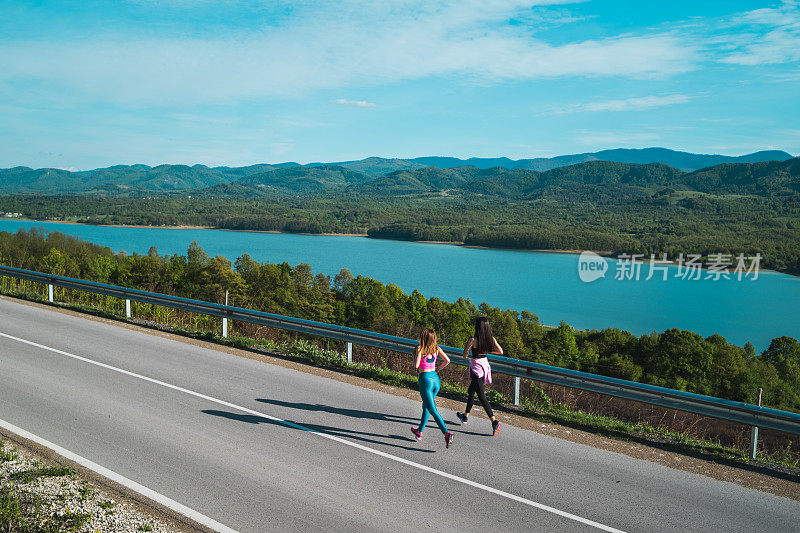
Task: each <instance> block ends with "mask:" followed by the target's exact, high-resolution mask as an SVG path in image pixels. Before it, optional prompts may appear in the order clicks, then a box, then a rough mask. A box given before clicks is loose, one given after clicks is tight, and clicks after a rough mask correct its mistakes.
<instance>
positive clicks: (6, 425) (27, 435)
mask: <svg viewBox="0 0 800 533" xmlns="http://www.w3.org/2000/svg"><path fill="white" fill-rule="evenodd" d="M0 427H1V428H3V429H5V430H6V431H9V432H11V433H14V434H15V435H17V436H19V437H22V438H24V439H28V440H29V441H32V442H35V443H36V444H38V445H39V446H44V447H45V448H49V449H50V450H52V451H54V452H55V453H57V454H58V455H60V456H62V457H64V458H66V459H69V460H70V461H73V462H75V463H78V464H79V465H81V466H82V467H84V468H88V469H89V470H91V471H92V472H95V473H97V474H99V475H101V476H103V477H104V478H106V479H109V480H111V481H113V482H114V483H117V484H119V485H122V486H123V487H125V488H126V489H129V490H132V491H134V492H138V493H139V494H141V495H142V496H144V497H145V498H149V499H151V500H153V501H154V502H156V503H158V504H160V505H163V506H164V507H166V508H168V509H170V510H172V511H175V512H176V513H179V514H181V515H183V516H185V517H187V518H189V519H191V520H193V521H195V522H197V523H198V524H201V525H203V526H206V527H209V528H211V529H213V530H215V531H219V532H220V533H237V531H236V530H235V529H231V528H229V527H228V526H226V525H224V524H220V523H219V522H217V521H216V520H214V519H213V518H209V517H207V516H206V515H204V514H202V513H199V512H197V511H195V510H194V509H191V508H190V507H186V506H185V505H183V504H182V503H178V502H176V501H175V500H173V499H170V498H167V497H166V496H164V495H163V494H160V493H158V492H156V491H154V490H152V489H148V488H147V487H145V486H144V485H140V484H139V483H136V482H135V481H133V480H131V479H128V478H126V477H125V476H123V475H121V474H117V473H116V472H114V471H113V470H109V469H108V468H105V467H104V466H100V465H99V464H97V463H94V462H92V461H90V460H89V459H86V458H85V457H81V456H80V455H78V454H77V453H74V452H71V451H69V450H67V449H65V448H62V447H61V446H59V445H58V444H54V443H52V442H50V441H48V440H46V439H43V438H42V437H39V436H38V435H34V434H33V433H31V432H30V431H26V430H24V429H22V428H19V427H17V426H15V425H14V424H12V423H10V422H6V421H5V420H3V419H0Z"/></svg>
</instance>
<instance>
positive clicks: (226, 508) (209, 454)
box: [0, 299, 800, 532]
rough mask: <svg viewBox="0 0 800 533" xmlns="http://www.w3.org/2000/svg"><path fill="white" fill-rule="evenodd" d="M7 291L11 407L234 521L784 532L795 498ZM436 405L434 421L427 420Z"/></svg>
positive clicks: (332, 527) (74, 444) (2, 395)
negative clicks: (420, 432)
mask: <svg viewBox="0 0 800 533" xmlns="http://www.w3.org/2000/svg"><path fill="white" fill-rule="evenodd" d="M420 409H421V404H420V402H415V401H411V400H408V399H406V398H401V397H397V396H392V395H389V394H386V393H383V392H379V391H375V390H371V389H365V388H361V387H358V386H355V385H352V384H348V383H343V382H340V381H335V380H331V379H327V378H324V377H320V376H316V375H313V374H308V373H304V372H299V371H296V370H292V369H288V368H284V367H282V366H275V365H270V364H265V363H263V362H258V361H254V360H251V359H247V358H242V357H237V356H234V355H232V354H229V353H226V352H225V351H223V350H219V351H218V350H211V349H207V348H203V347H198V346H195V345H192V344H187V343H183V342H180V341H176V340H172V339H166V338H163V337H161V336H157V335H151V334H148V333H146V332H142V331H137V330H133V329H130V328H126V327H122V326H120V325H115V324H109V323H104V322H100V321H96V320H89V319H86V318H81V317H78V316H71V315H69V314H65V313H60V312H57V311H53V310H49V309H43V308H39V307H36V306H31V305H26V304H22V303H19V302H16V301H13V300H10V299H0V419H2V420H5V421H7V422H10V423H11V424H14V425H16V426H18V427H20V428H23V429H25V430H27V431H30V432H31V433H33V434H35V435H38V436H40V437H42V438H44V439H47V440H49V441H50V442H53V443H55V444H57V445H59V446H61V447H63V448H66V449H67V450H70V451H72V452H74V453H76V454H78V455H81V456H83V457H85V458H87V459H89V460H91V461H94V462H95V463H98V464H100V465H102V466H104V467H106V468H109V469H111V470H112V471H114V472H117V473H119V474H121V475H123V476H125V477H127V478H129V479H131V480H134V481H136V482H138V483H140V484H142V485H144V486H146V487H148V488H150V489H153V490H155V491H157V492H159V493H161V494H163V495H165V496H167V497H169V498H172V499H173V500H175V501H177V502H180V503H181V504H183V505H186V506H188V507H190V508H192V509H195V510H197V511H199V512H201V513H203V514H205V515H207V516H209V517H211V518H212V519H214V520H217V521H218V522H220V523H222V524H225V525H226V526H229V527H231V528H233V529H235V530H238V531H242V532H245V531H322V530H324V531H419V530H435V531H461V532H463V531H597V530H598V529H600V530H602V529H603V528H605V529H606V530H610V531H611V530H614V529H618V530H623V531H712V530H714V531H791V530H796V528H797V527H798V526H797V524H798V519H800V503H798V502H795V501H792V500H789V499H786V498H781V497H778V496H773V495H770V494H766V493H762V492H758V491H755V490H751V489H746V488H743V487H740V486H738V485H734V484H731V483H726V482H721V481H716V480H713V479H710V478H706V477H703V476H700V475H696V474H691V473H687V472H683V471H679V470H672V469H669V468H666V467H664V466H660V465H657V464H654V463H651V462H647V461H642V460H637V459H632V458H630V457H628V456H625V455H620V454H616V453H612V452H608V451H603V450H598V449H595V448H591V447H588V446H584V445H581V444H576V443H572V442H568V441H564V440H560V439H558V438H554V437H549V436H546V435H542V434H539V433H534V432H530V431H526V430H523V429H519V428H515V427H511V426H509V425H505V426H504V427H503V429H502V430H501V433H500V435H499V436H498V437H491V436H488V435H487V434H486V430H487V427H486V426H487V425H488V424H487V422H486V421H485V420H477V419H476V420H473V421H471V423H470V424H468V425H465V426H459V425H457V424H456V420H457V419H456V417H455V413H454V412H452V411H448V410H442V415H443V416H444V418H445V421H446V422H447V423H448V426H449V427H450V428H451V429H452V430H453V431H454V432H455V434H456V436H455V442H454V444H453V446H452V447H451V448H450V449H445V447H444V441H443V438H442V435H441V433H440V432H439V431H438V429H437V428H436V426H435V425H433V426H431V425H429V426H428V429H427V430H426V431H425V433H424V439H423V441H422V442H416V441H415V440H413V439H412V436H411V432H410V431H409V427H410V426H411V425H412V424H416V422H417V420H418V416H419V413H420ZM432 422H433V421H431V423H432Z"/></svg>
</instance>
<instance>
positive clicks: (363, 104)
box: [333, 98, 378, 107]
mask: <svg viewBox="0 0 800 533" xmlns="http://www.w3.org/2000/svg"><path fill="white" fill-rule="evenodd" d="M333 103H334V104H336V105H348V106H352V107H378V106H377V105H376V104H373V103H372V102H367V101H366V100H347V99H346V98H339V99H336V100H334V101H333Z"/></svg>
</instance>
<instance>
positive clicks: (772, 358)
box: [761, 336, 800, 391]
mask: <svg viewBox="0 0 800 533" xmlns="http://www.w3.org/2000/svg"><path fill="white" fill-rule="evenodd" d="M761 358H762V359H763V360H764V361H766V362H767V363H770V364H771V365H772V366H774V367H775V370H777V371H778V375H779V376H780V377H781V378H782V379H784V380H786V381H790V382H791V383H793V384H794V387H795V388H794V390H795V391H797V390H798V388H797V387H798V383H799V382H800V343H798V342H797V340H796V339H794V338H792V337H787V336H783V337H778V338H777V339H772V342H771V343H770V344H769V348H767V349H766V350H764V353H762V354H761Z"/></svg>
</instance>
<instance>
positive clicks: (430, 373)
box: [411, 328, 453, 448]
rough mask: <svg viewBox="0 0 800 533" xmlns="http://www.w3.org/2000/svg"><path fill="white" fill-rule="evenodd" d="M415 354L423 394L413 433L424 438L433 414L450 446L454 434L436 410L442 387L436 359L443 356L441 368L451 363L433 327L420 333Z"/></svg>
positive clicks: (447, 445) (420, 438)
mask: <svg viewBox="0 0 800 533" xmlns="http://www.w3.org/2000/svg"><path fill="white" fill-rule="evenodd" d="M413 355H414V356H415V357H416V361H415V362H414V367H416V368H417V370H418V371H419V377H418V382H419V394H420V396H422V417H421V418H420V420H419V427H418V428H415V427H413V426H412V427H411V433H413V434H414V437H415V438H416V439H417V440H422V432H423V431H424V430H425V426H426V425H427V424H428V416H429V415H433V419H434V420H436V423H437V424H438V425H439V429H441V430H442V433H444V445H445V448H449V447H450V444H452V442H453V434H452V433H450V432H449V431H447V426H445V425H444V420H443V419H442V415H440V414H439V411H437V410H436V401H435V398H436V395H437V394H439V389H440V388H442V382H441V381H440V380H439V374H437V373H436V359H437V358H439V357H441V358H442V360H443V361H444V364H443V365H442V366H440V367H439V368H444V367H446V366H447V365H449V364H450V358H449V357H447V354H446V353H444V351H443V350H442V349H441V348H439V345H438V344H436V332H435V331H433V330H432V329H428V328H424V329H423V330H422V332H421V333H420V334H419V344H418V345H417V346H416V347H415V348H414V353H413Z"/></svg>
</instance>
